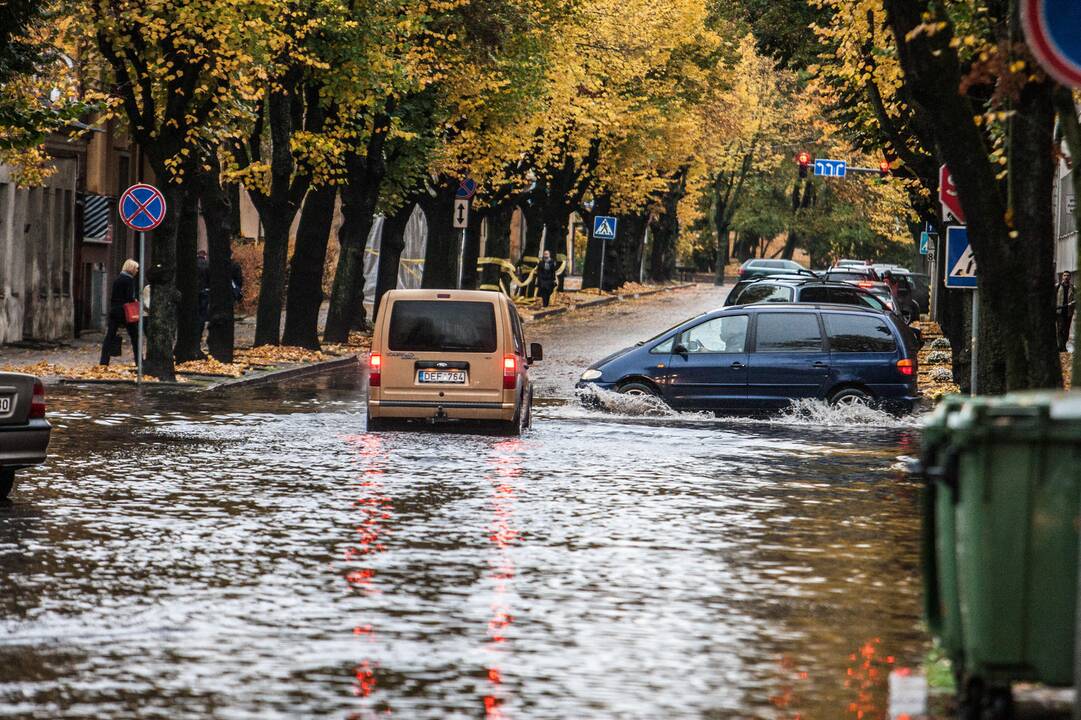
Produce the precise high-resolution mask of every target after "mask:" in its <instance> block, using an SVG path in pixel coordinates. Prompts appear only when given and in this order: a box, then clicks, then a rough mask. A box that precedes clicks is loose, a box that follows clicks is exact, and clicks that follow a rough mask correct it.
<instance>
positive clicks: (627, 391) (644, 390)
mask: <svg viewBox="0 0 1081 720" xmlns="http://www.w3.org/2000/svg"><path fill="white" fill-rule="evenodd" d="M619 392H620V393H621V394H623V395H639V396H641V395H648V396H650V397H657V391H656V390H654V389H653V388H651V387H650V386H649V385H646V384H645V383H640V382H629V383H626V384H625V385H620V386H619Z"/></svg>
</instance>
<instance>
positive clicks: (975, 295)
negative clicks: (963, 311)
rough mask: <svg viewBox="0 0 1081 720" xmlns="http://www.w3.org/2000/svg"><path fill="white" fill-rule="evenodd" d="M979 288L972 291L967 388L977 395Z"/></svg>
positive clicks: (971, 393)
mask: <svg viewBox="0 0 1081 720" xmlns="http://www.w3.org/2000/svg"><path fill="white" fill-rule="evenodd" d="M979 351H980V289H979V288H976V289H975V290H973V291H972V352H971V353H970V354H969V357H970V358H971V359H972V368H971V373H970V377H971V380H970V384H971V387H970V388H969V394H970V395H978V394H979V389H978V387H977V378H979V370H980V362H979V361H980V352H979Z"/></svg>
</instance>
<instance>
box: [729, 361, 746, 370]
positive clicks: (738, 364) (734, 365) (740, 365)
mask: <svg viewBox="0 0 1081 720" xmlns="http://www.w3.org/2000/svg"><path fill="white" fill-rule="evenodd" d="M731 367H732V369H733V370H742V369H743V368H745V367H746V365H744V364H743V363H741V362H740V361H739V360H736V361H735V362H734V363H732V365H731Z"/></svg>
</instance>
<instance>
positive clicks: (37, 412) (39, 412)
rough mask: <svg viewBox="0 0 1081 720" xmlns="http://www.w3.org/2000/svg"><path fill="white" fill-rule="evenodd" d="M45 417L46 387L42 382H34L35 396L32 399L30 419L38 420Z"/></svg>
mask: <svg viewBox="0 0 1081 720" xmlns="http://www.w3.org/2000/svg"><path fill="white" fill-rule="evenodd" d="M44 417H45V386H44V385H42V384H41V381H40V380H35V381H34V395H33V397H31V398H30V419H31V420H38V419H42V418H44Z"/></svg>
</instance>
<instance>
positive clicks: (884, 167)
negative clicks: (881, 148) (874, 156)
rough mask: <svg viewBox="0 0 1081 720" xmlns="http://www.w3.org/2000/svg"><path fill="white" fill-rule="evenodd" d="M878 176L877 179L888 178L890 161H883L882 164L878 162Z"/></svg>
mask: <svg viewBox="0 0 1081 720" xmlns="http://www.w3.org/2000/svg"><path fill="white" fill-rule="evenodd" d="M878 175H879V177H889V176H890V161H889V160H883V161H882V162H880V163H879V164H878Z"/></svg>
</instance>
